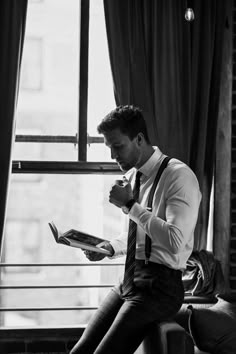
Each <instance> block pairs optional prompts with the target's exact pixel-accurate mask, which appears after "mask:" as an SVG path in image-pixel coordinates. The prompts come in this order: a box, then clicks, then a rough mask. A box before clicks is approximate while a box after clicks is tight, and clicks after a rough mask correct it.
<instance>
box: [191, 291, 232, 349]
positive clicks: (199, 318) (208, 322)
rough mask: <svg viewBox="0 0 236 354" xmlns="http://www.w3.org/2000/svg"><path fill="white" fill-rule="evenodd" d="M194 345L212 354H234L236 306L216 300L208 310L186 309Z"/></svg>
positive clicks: (219, 299) (222, 300)
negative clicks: (188, 314)
mask: <svg viewBox="0 0 236 354" xmlns="http://www.w3.org/2000/svg"><path fill="white" fill-rule="evenodd" d="M188 309H189V311H190V316H189V332H190V334H191V335H192V338H193V340H194V342H195V345H196V346H197V347H198V348H199V349H200V350H203V351H206V352H210V353H214V354H236V304H235V303H234V304H233V303H230V302H228V301H225V300H224V299H221V298H218V301H217V303H216V304H215V305H213V306H211V307H210V308H194V307H193V306H192V305H190V306H189V307H188Z"/></svg>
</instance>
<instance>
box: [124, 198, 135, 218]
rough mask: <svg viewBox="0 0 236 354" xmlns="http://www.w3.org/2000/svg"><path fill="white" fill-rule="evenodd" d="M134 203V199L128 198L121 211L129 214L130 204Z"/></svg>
mask: <svg viewBox="0 0 236 354" xmlns="http://www.w3.org/2000/svg"><path fill="white" fill-rule="evenodd" d="M135 203H136V201H135V200H134V199H130V200H129V201H128V202H127V203H126V204H125V205H124V206H123V207H122V208H121V209H122V211H123V213H125V214H129V212H130V210H131V208H132V206H133V205H134V204H135Z"/></svg>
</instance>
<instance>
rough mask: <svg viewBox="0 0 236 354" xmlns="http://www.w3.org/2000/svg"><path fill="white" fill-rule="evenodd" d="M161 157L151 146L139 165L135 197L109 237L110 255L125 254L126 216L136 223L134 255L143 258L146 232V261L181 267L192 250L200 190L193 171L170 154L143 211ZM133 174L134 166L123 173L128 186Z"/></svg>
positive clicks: (157, 149) (175, 267)
mask: <svg viewBox="0 0 236 354" xmlns="http://www.w3.org/2000/svg"><path fill="white" fill-rule="evenodd" d="M165 157H166V155H164V154H162V152H161V151H160V150H159V148H155V152H154V153H153V154H152V156H151V157H150V158H149V160H148V161H147V162H146V163H145V164H144V165H143V166H142V167H141V168H140V169H139V171H140V172H142V176H141V185H140V194H139V201H138V202H137V203H135V204H134V205H133V207H132V208H131V210H130V212H129V215H128V216H125V219H126V220H125V224H124V231H123V232H122V233H121V235H120V236H119V237H118V238H117V239H114V240H112V241H111V245H112V247H113V248H114V251H115V253H114V256H113V257H118V256H123V255H124V254H126V250H127V236H128V221H129V218H130V219H132V220H133V221H135V222H136V223H137V240H136V259H143V260H144V259H145V234H148V236H149V237H150V238H151V240H152V248H151V256H150V261H151V262H156V263H160V264H164V265H166V266H168V267H170V268H174V269H180V270H184V269H185V268H186V262H187V259H188V258H189V256H190V254H191V253H192V250H193V243H194V229H195V226H196V223H197V218H198V209H199V205H200V202H201V192H200V190H199V184H198V181H197V178H196V176H195V174H194V173H193V171H192V170H191V169H190V168H189V167H188V166H187V165H186V164H184V163H183V162H181V161H179V160H177V159H174V158H172V159H171V160H170V162H169V164H168V166H167V167H166V168H165V169H164V171H163V173H162V176H161V178H160V181H159V183H158V185H157V188H156V190H155V193H154V197H153V209H152V212H150V211H147V210H146V206H147V202H148V196H149V192H150V189H151V186H152V184H153V182H154V179H155V177H156V174H157V171H158V169H159V167H160V165H161V163H162V161H163V159H164V158H165ZM135 174H136V169H135V168H133V169H131V170H129V171H128V172H127V173H126V175H125V177H126V178H127V179H128V180H129V181H130V182H131V184H132V186H133V184H134V177H135Z"/></svg>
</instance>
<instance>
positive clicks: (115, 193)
mask: <svg viewBox="0 0 236 354" xmlns="http://www.w3.org/2000/svg"><path fill="white" fill-rule="evenodd" d="M132 198H133V191H132V188H131V184H130V183H129V181H128V180H127V179H126V178H125V177H124V178H123V180H116V181H115V184H113V186H112V188H111V190H110V195H109V202H110V203H112V204H114V205H115V206H117V207H118V208H121V207H122V206H124V205H126V203H127V202H128V201H129V200H130V199H132Z"/></svg>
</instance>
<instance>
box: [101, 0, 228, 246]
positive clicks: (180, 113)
mask: <svg viewBox="0 0 236 354" xmlns="http://www.w3.org/2000/svg"><path fill="white" fill-rule="evenodd" d="M227 1H228V0H219V1H215V0H207V1H205V0H195V1H192V2H191V3H192V7H193V10H194V13H195V19H194V21H193V22H187V21H186V20H185V18H184V14H185V10H186V4H187V2H186V1H184V0H179V1H173V0H148V1H145V0H104V11H105V19H106V29H107V37H108V47H109V55H110V62H111V69H112V75H113V83H114V93H115V99H116V103H117V105H120V104H134V105H137V106H139V107H140V108H141V109H142V110H143V113H144V117H145V119H146V122H147V125H148V130H149V135H150V138H151V141H152V143H153V145H158V146H159V147H160V148H161V150H163V152H164V153H166V154H168V155H169V156H172V157H176V158H179V159H181V160H182V161H184V162H186V163H187V164H188V165H189V166H190V167H191V168H192V169H193V171H194V172H195V173H196V175H197V177H198V180H199V183H200V188H201V190H202V193H203V199H202V203H201V208H200V212H199V221H198V225H197V228H196V237H195V249H198V250H200V249H205V248H206V243H207V226H208V217H209V201H210V192H211V186H212V177H213V167H214V156H215V142H216V130H217V119H218V110H219V95H220V77H221V63H222V48H223V36H224V31H225V23H226V8H227Z"/></svg>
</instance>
